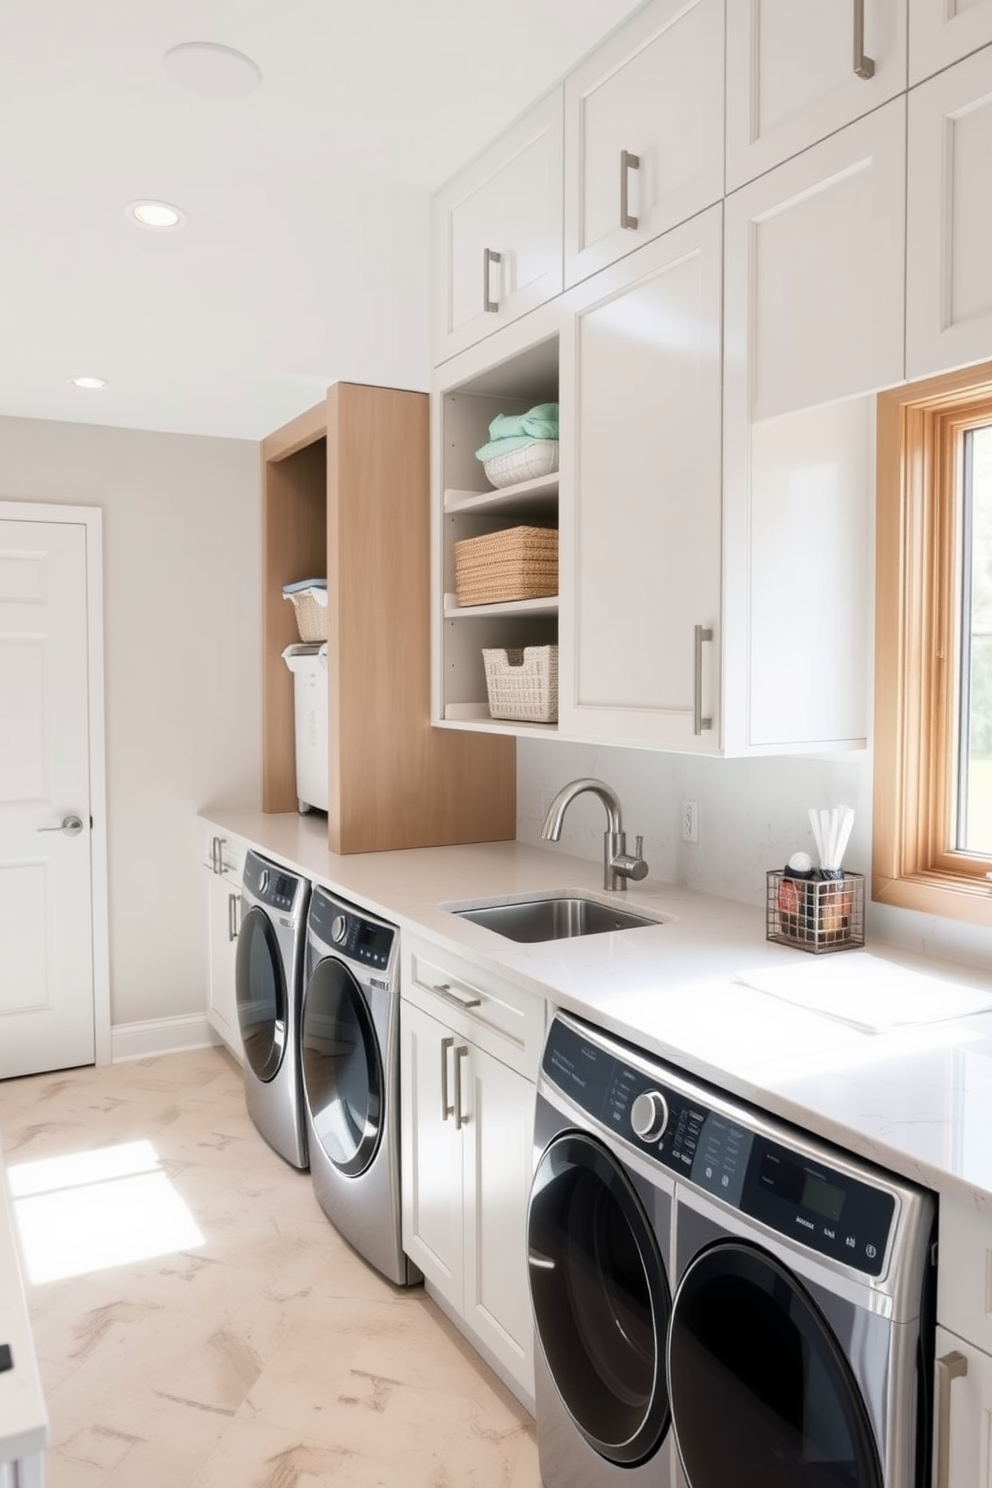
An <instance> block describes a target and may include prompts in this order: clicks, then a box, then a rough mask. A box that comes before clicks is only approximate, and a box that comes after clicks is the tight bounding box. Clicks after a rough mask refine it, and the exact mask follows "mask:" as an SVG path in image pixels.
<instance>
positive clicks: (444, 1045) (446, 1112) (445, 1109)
mask: <svg viewBox="0 0 992 1488" xmlns="http://www.w3.org/2000/svg"><path fill="white" fill-rule="evenodd" d="M454 1042H455V1041H454V1039H453V1038H443V1039H442V1040H441V1120H442V1121H447V1119H448V1117H449V1116H452V1115H454V1110H455V1108H454V1106H452V1105H451V1104H450V1103H449V1101H448V1050H449V1049H450V1048H451V1047H452V1046H453V1045H454Z"/></svg>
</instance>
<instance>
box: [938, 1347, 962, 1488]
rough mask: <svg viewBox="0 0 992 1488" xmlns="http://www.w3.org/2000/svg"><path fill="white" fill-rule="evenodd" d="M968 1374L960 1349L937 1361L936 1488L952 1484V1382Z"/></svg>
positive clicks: (946, 1487) (943, 1487)
mask: <svg viewBox="0 0 992 1488" xmlns="http://www.w3.org/2000/svg"><path fill="white" fill-rule="evenodd" d="M967 1373H968V1360H967V1359H966V1358H965V1356H964V1354H962V1353H960V1352H959V1350H958V1349H952V1350H951V1352H950V1353H949V1354H944V1356H943V1358H940V1359H938V1360H937V1482H936V1484H935V1488H950V1484H951V1381H952V1380H956V1379H963V1378H964V1376H965V1375H966V1374H967Z"/></svg>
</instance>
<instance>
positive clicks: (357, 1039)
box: [302, 888, 422, 1286]
mask: <svg viewBox="0 0 992 1488" xmlns="http://www.w3.org/2000/svg"><path fill="white" fill-rule="evenodd" d="M398 976H399V937H398V934H397V931H396V929H395V927H394V926H392V925H387V924H386V923H385V922H384V921H383V920H379V919H377V918H376V917H375V916H374V915H372V914H369V913H367V912H366V911H365V910H359V909H357V908H356V907H355V906H354V905H352V904H347V903H345V901H344V900H342V899H339V898H337V897H336V896H335V895H333V894H330V893H328V891H327V890H325V889H321V888H315V889H314V891H313V896H312V898H311V900H310V911H309V915H308V918H307V943H306V988H305V992H304V997H303V1018H302V1066H303V1093H304V1107H305V1113H306V1125H307V1138H308V1147H309V1152H310V1172H311V1177H312V1179H313V1187H314V1193H315V1194H316V1196H317V1200H318V1202H319V1204H320V1206H321V1208H322V1209H323V1211H324V1213H325V1214H326V1215H327V1217H328V1219H329V1220H330V1221H331V1223H332V1224H333V1225H334V1226H335V1228H336V1229H337V1230H338V1231H339V1232H340V1233H341V1234H342V1235H343V1236H344V1237H345V1239H346V1240H347V1241H348V1242H349V1243H350V1244H351V1245H352V1246H353V1247H354V1248H355V1250H357V1251H358V1253H359V1254H360V1255H361V1256H363V1257H364V1259H365V1260H367V1261H368V1262H369V1264H370V1265H372V1266H374V1267H375V1268H376V1270H377V1271H379V1272H381V1273H382V1275H383V1276H385V1277H386V1278H387V1279H388V1280H389V1281H391V1282H394V1283H395V1284H396V1285H398V1286H408V1285H410V1284H412V1283H414V1282H417V1281H420V1280H421V1279H422V1278H421V1275H420V1272H419V1271H418V1270H417V1268H416V1267H415V1266H414V1265H413V1264H412V1262H411V1261H409V1260H408V1259H407V1257H406V1255H405V1254H404V1252H403V1248H402V1244H401V1241H400V1132H399V1052H400V1050H399V1015H400V999H399V985H398Z"/></svg>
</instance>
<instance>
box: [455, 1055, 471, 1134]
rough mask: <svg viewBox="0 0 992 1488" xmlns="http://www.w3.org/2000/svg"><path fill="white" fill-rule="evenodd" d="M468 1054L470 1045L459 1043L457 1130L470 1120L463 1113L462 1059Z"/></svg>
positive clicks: (456, 1105) (456, 1082) (456, 1086)
mask: <svg viewBox="0 0 992 1488" xmlns="http://www.w3.org/2000/svg"><path fill="white" fill-rule="evenodd" d="M467 1054H468V1045H467V1044H459V1045H458V1048H457V1049H456V1050H455V1131H461V1129H462V1127H463V1126H464V1125H465V1124H466V1122H467V1121H468V1117H467V1116H463V1115H462V1060H463V1059H464V1058H465V1056H466V1055H467Z"/></svg>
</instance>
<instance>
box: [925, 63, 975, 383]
mask: <svg viewBox="0 0 992 1488" xmlns="http://www.w3.org/2000/svg"><path fill="white" fill-rule="evenodd" d="M990 156H992V47H989V48H986V49H985V50H984V51H981V52H978V53H976V55H975V56H973V57H969V58H967V59H966V60H965V61H964V62H959V63H958V64H957V65H956V66H954V67H951V68H950V69H948V71H946V72H942V73H940V74H938V76H937V77H934V78H931V79H930V81H929V82H926V83H922V84H921V85H920V86H919V87H918V88H914V89H913V90H912V91H911V92H910V95H909V161H910V171H909V185H908V200H907V263H906V375H907V377H908V378H909V379H910V380H915V379H917V378H921V377H927V376H930V375H931V374H933V373H935V372H946V371H950V370H951V369H952V368H955V367H961V366H965V365H966V364H967V363H969V362H979V361H984V360H985V359H986V358H987V357H988V355H989V350H990V347H992V278H990V275H989V263H990V261H992V203H990V199H989V191H988V162H989V158H990Z"/></svg>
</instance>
